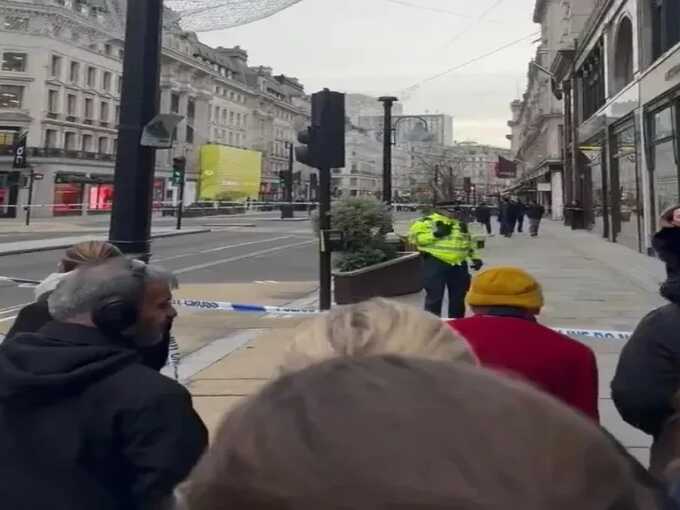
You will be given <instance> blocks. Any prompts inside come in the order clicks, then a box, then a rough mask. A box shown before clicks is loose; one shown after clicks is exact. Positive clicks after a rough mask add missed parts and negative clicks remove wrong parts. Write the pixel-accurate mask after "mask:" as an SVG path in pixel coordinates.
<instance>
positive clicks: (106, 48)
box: [104, 44, 113, 56]
mask: <svg viewBox="0 0 680 510" xmlns="http://www.w3.org/2000/svg"><path fill="white" fill-rule="evenodd" d="M112 51H113V48H112V47H111V45H110V44H105V45H104V54H105V55H107V56H111V52H112Z"/></svg>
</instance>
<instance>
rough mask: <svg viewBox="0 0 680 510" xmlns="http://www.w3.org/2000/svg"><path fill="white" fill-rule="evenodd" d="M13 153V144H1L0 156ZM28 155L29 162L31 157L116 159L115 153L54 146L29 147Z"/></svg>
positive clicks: (90, 159)
mask: <svg viewBox="0 0 680 510" xmlns="http://www.w3.org/2000/svg"><path fill="white" fill-rule="evenodd" d="M13 155H14V147H13V146H12V145H0V156H13ZM26 155H27V157H28V160H29V162H30V160H31V158H63V159H80V160H89V161H114V159H115V154H106V153H103V152H88V151H82V150H71V149H57V148H52V147H28V148H27V149H26Z"/></svg>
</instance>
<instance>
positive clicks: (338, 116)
mask: <svg viewBox="0 0 680 510" xmlns="http://www.w3.org/2000/svg"><path fill="white" fill-rule="evenodd" d="M298 141H299V142H300V143H301V144H303V146H302V147H296V148H295V159H297V161H299V162H300V163H302V164H305V165H307V166H311V167H313V168H319V169H325V170H330V169H331V168H342V167H344V166H345V95H344V94H342V93H340V92H331V91H330V90H328V89H324V90H323V91H322V92H317V93H316V94H312V125H311V126H310V127H308V128H307V129H305V130H304V131H300V132H299V133H298Z"/></svg>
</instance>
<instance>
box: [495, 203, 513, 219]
mask: <svg viewBox="0 0 680 510" xmlns="http://www.w3.org/2000/svg"><path fill="white" fill-rule="evenodd" d="M516 213H517V211H516V209H515V206H514V204H513V203H511V202H501V205H500V207H499V214H498V219H499V220H500V221H502V222H505V223H512V222H514V221H516V220H517V216H516Z"/></svg>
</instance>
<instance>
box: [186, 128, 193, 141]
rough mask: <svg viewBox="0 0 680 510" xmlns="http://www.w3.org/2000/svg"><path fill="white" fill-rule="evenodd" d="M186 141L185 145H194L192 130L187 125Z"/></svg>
mask: <svg viewBox="0 0 680 510" xmlns="http://www.w3.org/2000/svg"><path fill="white" fill-rule="evenodd" d="M186 141H187V143H194V128H193V127H192V126H188V125H187V136H186Z"/></svg>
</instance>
